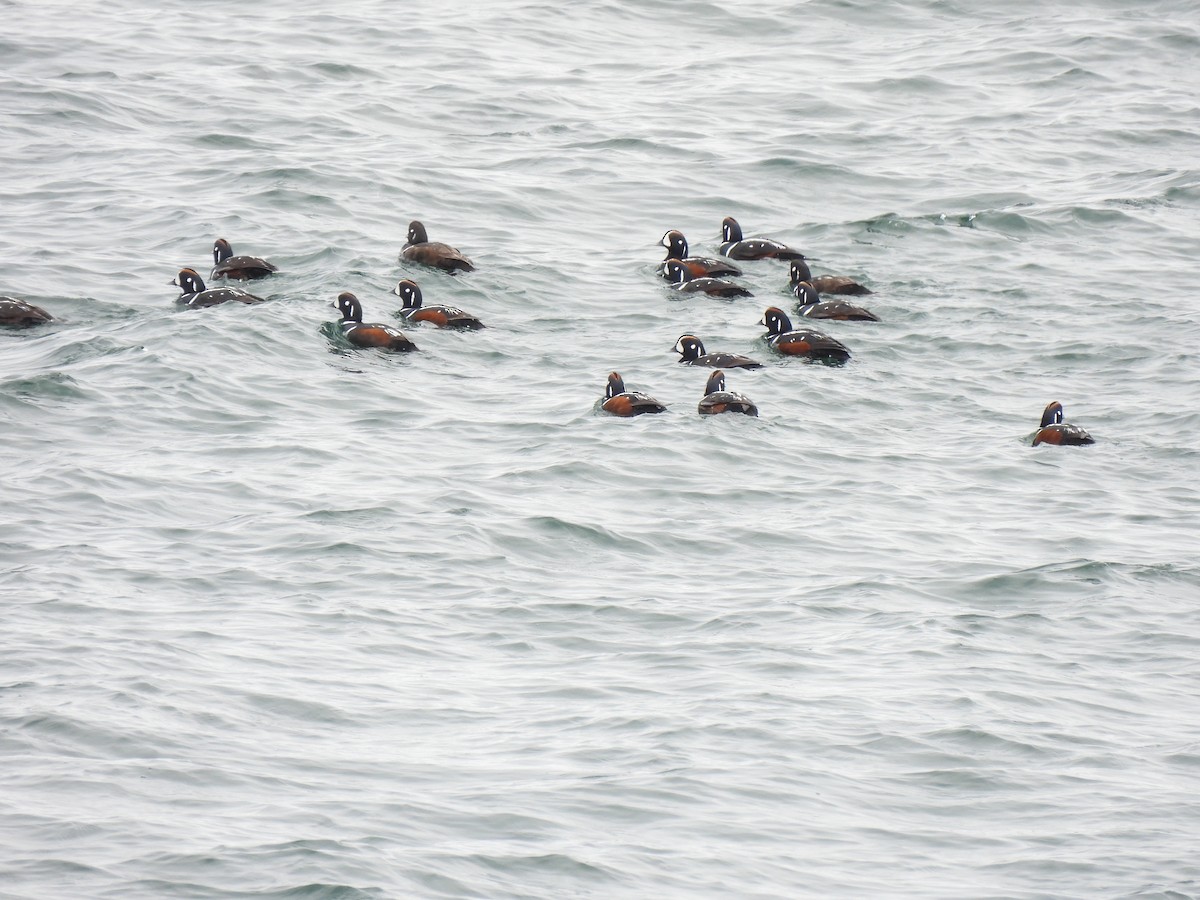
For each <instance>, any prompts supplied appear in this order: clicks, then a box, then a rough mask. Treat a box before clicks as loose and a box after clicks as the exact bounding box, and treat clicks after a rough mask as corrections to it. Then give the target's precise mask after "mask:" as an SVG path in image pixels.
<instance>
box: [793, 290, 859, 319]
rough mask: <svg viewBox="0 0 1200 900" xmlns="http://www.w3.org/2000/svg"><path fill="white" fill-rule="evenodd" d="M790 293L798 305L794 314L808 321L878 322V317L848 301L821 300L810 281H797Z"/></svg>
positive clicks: (839, 299)
mask: <svg viewBox="0 0 1200 900" xmlns="http://www.w3.org/2000/svg"><path fill="white" fill-rule="evenodd" d="M792 293H793V294H795V295H796V299H797V300H798V301H799V303H797V304H796V312H798V313H799V314H800V315H802V316H804V317H805V318H809V319H839V320H841V321H843V322H878V321H879V316H877V315H875V313H873V312H871V311H870V310H869V309H864V308H863V307H861V306H856V305H855V304H853V303H851V302H850V301H849V300H843V299H841V298H840V297H839V298H838V299H836V300H822V299H821V295H820V293H819V292H818V291H817V289H816V287H814V286H813V283H812V282H811V281H797V282H796V283H795V284H793V285H792Z"/></svg>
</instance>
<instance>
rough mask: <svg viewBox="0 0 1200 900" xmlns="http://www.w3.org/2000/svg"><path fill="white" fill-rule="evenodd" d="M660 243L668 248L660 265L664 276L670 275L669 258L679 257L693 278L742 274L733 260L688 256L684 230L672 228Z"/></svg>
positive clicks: (659, 270)
mask: <svg viewBox="0 0 1200 900" xmlns="http://www.w3.org/2000/svg"><path fill="white" fill-rule="evenodd" d="M659 243H660V244H661V245H662V246H664V247H666V248H667V256H666V259H664V260H663V263H662V265H660V266H659V267H658V272H659V274H660V275H662V276H663V277H664V278H666V277H668V276H667V263H666V260H668V259H677V260H679V261H680V262H681V263H683V265H684V268H686V269H687V270H688V271H689V272H691V273H692V277H693V278H705V277H710V278H720V277H721V276H722V275H741V274H742V270H741V269H739V268H738V267H737V266H735V265H734V264H733V263H731V262H726V261H725V260H721V259H713V258H711V257H708V256H688V242H687V238H685V237H684V236H683V232H682V231H676V230H675V229H671V230H670V231H668V232H667V233H666V234H664V235H663V236H662V240H661V241H659Z"/></svg>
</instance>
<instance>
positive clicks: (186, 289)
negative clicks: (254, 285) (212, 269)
mask: <svg viewBox="0 0 1200 900" xmlns="http://www.w3.org/2000/svg"><path fill="white" fill-rule="evenodd" d="M171 284H174V285H177V286H178V287H179V288H180V289H181V290H182V291H183V293H182V294H180V295H179V296H178V297H176V298H175V302H176V303H178V304H179V305H180V306H187V307H190V308H191V309H203V308H204V307H208V306H220V305H221V304H222V303H262V302H263V298H262V297H256V296H255V295H254V294H248V293H246V292H245V291H243V290H242V289H241V288H231V287H221V288H206V287H205V286H204V279H203V278H201V277H200V275H199V274H198V273H197V272H196V270H195V269H180V270H179V274H178V275H176V276H175V280H174V281H172V282H171Z"/></svg>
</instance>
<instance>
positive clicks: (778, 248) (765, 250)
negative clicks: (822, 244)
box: [721, 216, 804, 259]
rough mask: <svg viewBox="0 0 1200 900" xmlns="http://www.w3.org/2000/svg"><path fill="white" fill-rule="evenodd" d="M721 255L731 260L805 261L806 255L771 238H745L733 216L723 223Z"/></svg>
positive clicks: (727, 217)
mask: <svg viewBox="0 0 1200 900" xmlns="http://www.w3.org/2000/svg"><path fill="white" fill-rule="evenodd" d="M721 253H722V254H723V255H725V256H728V257H729V258H730V259H804V254H803V253H801V252H800V251H799V250H793V249H792V248H791V247H789V246H788V245H787V244H781V243H779V241H773V240H770V239H769V238H744V237H742V226H741V225H739V224H738V223H737V219H735V218H734V217H733V216H726V217H725V218H724V219H723V220H722V222H721Z"/></svg>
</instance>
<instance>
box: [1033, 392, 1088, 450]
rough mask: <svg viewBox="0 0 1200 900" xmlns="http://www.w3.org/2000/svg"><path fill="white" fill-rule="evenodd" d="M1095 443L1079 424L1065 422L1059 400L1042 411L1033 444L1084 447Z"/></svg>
mask: <svg viewBox="0 0 1200 900" xmlns="http://www.w3.org/2000/svg"><path fill="white" fill-rule="evenodd" d="M1094 443H1096V441H1095V439H1094V438H1093V437H1092V436H1091V435H1090V434H1088V433H1087V432H1086V431H1084V430H1083V429H1082V428H1080V427H1079V426H1078V425H1068V424H1066V423H1065V422H1063V406H1062V404H1061V403H1059V402H1058V401H1057V400H1055V401H1054V402H1053V403H1051V404H1050V405H1049V406H1047V407H1046V409H1045V411H1044V412H1043V413H1042V421H1041V424H1040V425H1039V426H1038V432H1037V434H1035V435H1034V436H1033V446H1035V447H1036V446H1037V445H1038V444H1059V445H1061V446H1070V447H1082V446H1085V445H1087V444H1094Z"/></svg>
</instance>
